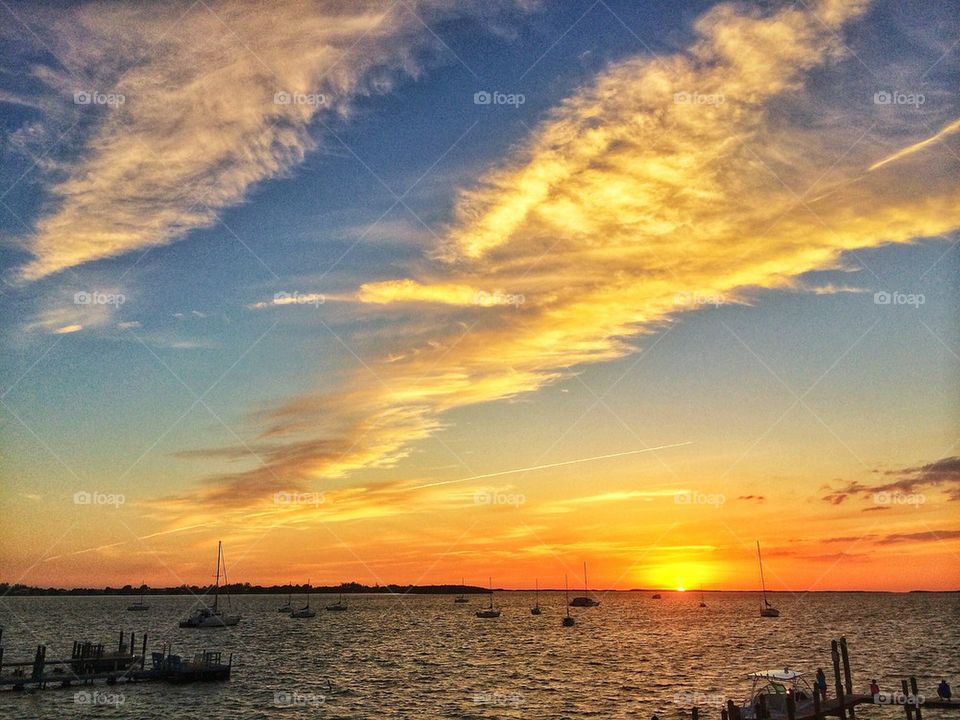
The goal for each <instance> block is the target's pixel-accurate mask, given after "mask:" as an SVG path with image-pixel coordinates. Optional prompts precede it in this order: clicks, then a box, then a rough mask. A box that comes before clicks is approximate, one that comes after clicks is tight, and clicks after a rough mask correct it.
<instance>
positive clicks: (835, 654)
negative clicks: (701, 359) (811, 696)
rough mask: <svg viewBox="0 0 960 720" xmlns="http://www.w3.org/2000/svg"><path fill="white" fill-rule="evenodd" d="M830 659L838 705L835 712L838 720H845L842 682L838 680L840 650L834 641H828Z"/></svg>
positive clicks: (844, 699) (844, 694)
mask: <svg viewBox="0 0 960 720" xmlns="http://www.w3.org/2000/svg"><path fill="white" fill-rule="evenodd" d="M830 658H831V660H833V684H834V689H835V691H836V693H837V702H838V703H839V707H838V708H837V712H838V713H839V717H840V720H845V718H846V717H847V708H846V702H845V701H846V693H844V691H843V681H842V680H841V679H840V650H839V643H838V642H837V641H836V640H831V641H830Z"/></svg>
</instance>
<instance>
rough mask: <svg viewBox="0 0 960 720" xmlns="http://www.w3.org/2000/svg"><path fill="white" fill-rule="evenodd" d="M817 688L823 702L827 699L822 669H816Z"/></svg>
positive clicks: (825, 677)
mask: <svg viewBox="0 0 960 720" xmlns="http://www.w3.org/2000/svg"><path fill="white" fill-rule="evenodd" d="M815 682H816V684H817V688H818V689H819V690H820V697H821V698H823V699H824V700H826V699H827V676H826V675H825V674H824V672H823V668H817V679H816V681H815Z"/></svg>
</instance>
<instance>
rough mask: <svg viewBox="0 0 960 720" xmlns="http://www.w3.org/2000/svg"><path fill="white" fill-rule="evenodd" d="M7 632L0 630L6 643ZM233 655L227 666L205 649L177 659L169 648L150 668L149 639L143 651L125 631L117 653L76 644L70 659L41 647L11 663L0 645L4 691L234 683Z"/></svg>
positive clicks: (0, 679) (154, 658)
mask: <svg viewBox="0 0 960 720" xmlns="http://www.w3.org/2000/svg"><path fill="white" fill-rule="evenodd" d="M2 637H3V630H2V628H0V640H2ZM232 667H233V655H230V656H229V657H228V659H227V662H223V659H222V656H221V653H220V652H217V651H209V650H205V651H203V652H200V653H197V654H196V655H194V656H193V658H190V659H187V658H184V657H181V656H180V655H174V654H173V653H172V652H171V648H170V647H169V646H168V645H166V644H165V645H164V647H163V648H162V650H161V652H152V653H150V662H149V664H147V636H146V634H144V635H143V637H142V641H141V647H140V651H139V653H138V652H137V647H136V638H135V636H134V633H132V632H131V633H130V635H129V637H125V635H124V633H123V632H122V631H121V633H120V640H119V642H118V643H117V645H116V647H115V649H108V648H107V647H105V646H104V645H103V644H101V643H92V642H80V641H74V643H73V649H72V651H71V653H70V657H69V658H63V659H50V658H48V657H47V647H46V646H45V645H38V646H37V651H36V653H35V655H34V657H33V660H24V661H14V662H8V661H7V660H5V659H4V652H3V647H2V645H0V689H11V690H24V689H27V688H33V689H41V690H42V689H45V688H47V687H48V686H52V687H71V686H73V685H92V684H93V683H96V682H104V683H106V684H107V685H115V684H116V683H118V682H145V681H151V680H162V681H166V682H170V683H189V682H205V681H224V680H229V679H230V671H231V669H232Z"/></svg>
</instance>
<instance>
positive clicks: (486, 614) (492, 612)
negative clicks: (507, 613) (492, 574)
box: [476, 578, 500, 618]
mask: <svg viewBox="0 0 960 720" xmlns="http://www.w3.org/2000/svg"><path fill="white" fill-rule="evenodd" d="M476 615H477V617H478V618H498V617H500V608H495V607H494V606H493V578H490V606H489V607H485V608H484V609H483V610H477V612H476Z"/></svg>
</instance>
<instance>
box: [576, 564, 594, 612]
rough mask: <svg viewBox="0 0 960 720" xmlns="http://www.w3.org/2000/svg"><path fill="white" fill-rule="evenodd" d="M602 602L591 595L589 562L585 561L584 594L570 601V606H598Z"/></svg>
mask: <svg viewBox="0 0 960 720" xmlns="http://www.w3.org/2000/svg"><path fill="white" fill-rule="evenodd" d="M599 604H600V602H599V601H598V600H594V599H593V598H592V597H590V591H589V590H587V563H583V596H582V597H575V598H574V599H573V600H571V601H570V607H596V606H597V605H599Z"/></svg>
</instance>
